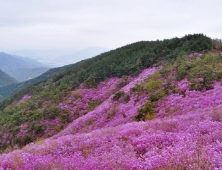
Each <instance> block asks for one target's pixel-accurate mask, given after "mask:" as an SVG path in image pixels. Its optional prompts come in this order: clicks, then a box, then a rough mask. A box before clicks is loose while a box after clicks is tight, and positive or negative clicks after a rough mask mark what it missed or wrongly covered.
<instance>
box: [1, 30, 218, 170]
mask: <svg viewBox="0 0 222 170" xmlns="http://www.w3.org/2000/svg"><path fill="white" fill-rule="evenodd" d="M216 45H217V46H218V44H215V43H214V42H213V41H212V40H211V39H210V38H208V37H206V36H204V35H202V34H194V35H187V36H185V37H182V38H180V39H179V38H173V39H170V40H163V41H151V42H150V41H148V42H138V43H134V44H130V45H127V46H125V47H121V48H118V49H116V50H113V51H110V52H107V53H104V54H101V55H99V56H96V57H94V58H92V59H88V60H84V61H81V62H79V63H76V64H74V65H71V66H69V67H67V68H65V69H63V70H62V71H59V72H57V73H56V74H55V75H53V76H52V77H49V78H47V79H45V80H44V81H41V82H37V83H35V84H34V85H33V86H32V87H28V88H27V89H24V90H22V91H20V92H18V93H16V94H14V95H13V96H12V97H10V98H9V99H6V100H4V101H2V102H1V105H0V106H1V107H0V108H1V111H0V126H1V127H2V128H1V129H0V130H1V141H0V143H1V145H0V146H1V150H2V152H5V154H3V155H1V156H0V165H1V166H2V168H12V169H13V168H15V167H17V168H21V169H41V168H43V167H44V168H45V169H53V168H57V169H68V168H71V169H92V168H94V169H118V168H122V169H161V168H165V169H215V168H221V167H222V164H221V163H220V160H221V158H222V155H221V152H220V151H221V142H222V141H221V137H220V136H221V132H220V129H221V128H222V124H221V121H222V114H221V111H220V110H221V106H222V105H221V104H222V96H221V94H222V86H221V79H222V52H221V51H220V49H218V48H216ZM29 143H31V144H29ZM27 144H29V145H27ZM25 145H26V146H25ZM23 146H25V147H23ZM22 147H23V148H22ZM19 148H22V149H19ZM15 149H18V150H15ZM12 150H15V151H13V152H10V153H6V152H9V151H12Z"/></svg>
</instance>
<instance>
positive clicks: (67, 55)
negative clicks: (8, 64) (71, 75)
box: [11, 46, 109, 67]
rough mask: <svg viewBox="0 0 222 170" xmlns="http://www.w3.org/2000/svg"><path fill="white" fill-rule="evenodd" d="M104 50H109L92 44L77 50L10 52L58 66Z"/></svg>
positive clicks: (92, 55)
mask: <svg viewBox="0 0 222 170" xmlns="http://www.w3.org/2000/svg"><path fill="white" fill-rule="evenodd" d="M106 51H109V49H107V48H104V47H96V46H93V47H88V48H86V49H83V50H79V51H76V50H58V49H52V50H28V49H24V50H17V51H12V52H11V53H13V54H16V55H19V56H23V57H29V58H33V59H35V60H38V61H40V62H42V63H44V64H47V65H49V66H51V67H56V66H57V67H58V66H63V65H68V64H74V63H76V62H78V61H81V60H84V59H87V58H91V57H94V56H96V55H99V54H101V53H103V52H106Z"/></svg>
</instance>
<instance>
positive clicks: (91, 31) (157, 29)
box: [0, 0, 222, 49]
mask: <svg viewBox="0 0 222 170" xmlns="http://www.w3.org/2000/svg"><path fill="white" fill-rule="evenodd" d="M221 6H222V1H220V0H213V1H208V0H202V1H199V0H192V1H191V0H186V1H182V0H177V1H176V0H158V1H156V0H137V1H135V0H121V1H119V0H110V1H102V0H93V1H92V0H84V1H83V0H32V1H30V0H20V1H16V0H11V1H5V0H0V11H1V15H0V39H1V42H0V49H21V48H41V49H49V48H60V49H63V48H73V49H74V48H77V49H78V48H85V47H88V46H95V45H96V46H104V47H107V48H111V49H112V48H116V47H119V46H122V45H125V44H129V43H132V42H135V41H141V40H156V39H164V38H172V37H175V36H179V37H180V36H183V35H185V34H188V33H204V34H207V35H208V36H212V37H218V38H221V37H222V31H221V27H222V20H221V19H220V16H222V11H221V9H220V8H221Z"/></svg>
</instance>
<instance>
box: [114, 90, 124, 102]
mask: <svg viewBox="0 0 222 170" xmlns="http://www.w3.org/2000/svg"><path fill="white" fill-rule="evenodd" d="M123 95H124V92H122V91H118V92H116V93H115V94H114V96H113V101H118V100H119V99H120V97H121V96H123Z"/></svg>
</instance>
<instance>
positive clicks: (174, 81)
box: [131, 51, 222, 121]
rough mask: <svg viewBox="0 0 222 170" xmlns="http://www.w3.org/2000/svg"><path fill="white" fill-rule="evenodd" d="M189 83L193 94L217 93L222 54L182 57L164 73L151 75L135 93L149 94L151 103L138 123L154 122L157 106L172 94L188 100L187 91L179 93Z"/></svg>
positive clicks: (162, 70)
mask: <svg viewBox="0 0 222 170" xmlns="http://www.w3.org/2000/svg"><path fill="white" fill-rule="evenodd" d="M184 79H187V80H188V81H189V90H198V91H201V90H209V89H213V82H214V81H221V80H222V54H221V53H220V52H218V51H215V52H208V53H203V54H200V53H194V54H191V55H189V56H188V55H181V56H179V57H177V59H176V60H175V61H174V62H168V63H166V64H165V65H164V67H163V68H162V69H160V70H159V71H158V72H156V73H154V74H153V75H151V76H150V77H149V78H147V80H146V81H145V82H144V83H141V84H138V85H136V86H135V87H133V88H132V89H131V90H133V91H134V92H135V91H136V92H138V93H141V92H142V93H143V92H144V91H148V93H149V95H150V97H149V100H148V102H147V103H146V104H145V105H144V106H143V107H142V108H141V109H140V110H139V111H138V115H136V116H135V119H136V120H137V121H140V120H149V119H152V118H154V116H155V114H154V108H155V105H156V102H157V101H158V100H159V99H161V98H162V97H164V96H165V95H167V94H170V93H179V94H181V95H182V96H184V97H185V95H186V94H185V91H186V90H181V89H180V91H179V89H177V85H178V82H179V81H180V80H184Z"/></svg>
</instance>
